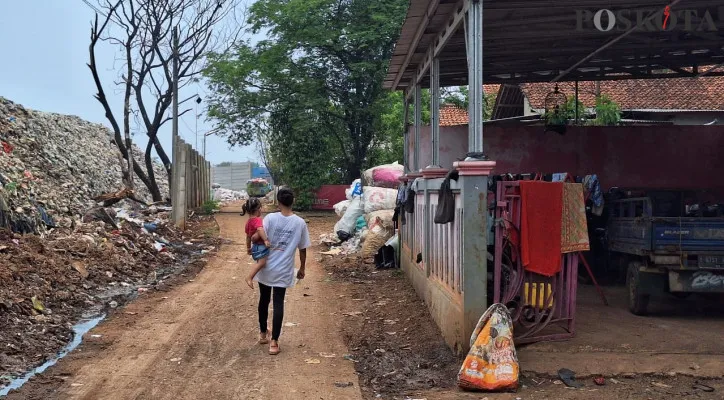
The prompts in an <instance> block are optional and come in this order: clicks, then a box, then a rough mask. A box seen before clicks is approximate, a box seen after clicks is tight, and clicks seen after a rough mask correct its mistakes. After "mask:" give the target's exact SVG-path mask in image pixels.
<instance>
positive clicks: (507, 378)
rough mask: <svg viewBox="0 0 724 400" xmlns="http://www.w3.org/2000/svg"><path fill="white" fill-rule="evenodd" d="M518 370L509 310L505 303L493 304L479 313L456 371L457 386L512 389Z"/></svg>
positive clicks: (514, 386) (513, 389)
mask: <svg viewBox="0 0 724 400" xmlns="http://www.w3.org/2000/svg"><path fill="white" fill-rule="evenodd" d="M519 374H520V365H519V364H518V356H517V354H516V352H515V345H514V344H513V322H512V320H511V318H510V313H509V312H508V308H507V307H505V306H504V305H502V304H493V305H492V306H490V308H488V310H487V311H485V313H484V314H483V316H482V317H480V320H479V321H478V325H477V326H476V327H475V331H474V332H473V334H472V336H471V337H470V351H469V352H468V355H467V357H465V361H464V362H463V366H462V368H460V372H459V373H458V386H460V388H461V389H464V390H482V391H490V392H503V391H515V390H517V389H518V377H519Z"/></svg>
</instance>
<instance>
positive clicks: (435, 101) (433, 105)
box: [430, 57, 440, 168]
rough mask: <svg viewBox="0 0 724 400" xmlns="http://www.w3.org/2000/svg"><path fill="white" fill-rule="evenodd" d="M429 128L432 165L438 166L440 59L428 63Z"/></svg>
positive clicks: (433, 166) (432, 166)
mask: <svg viewBox="0 0 724 400" xmlns="http://www.w3.org/2000/svg"><path fill="white" fill-rule="evenodd" d="M430 129H431V135H432V165H431V166H430V167H431V168H440V60H439V59H438V58H437V57H435V58H433V60H432V64H431V65H430Z"/></svg>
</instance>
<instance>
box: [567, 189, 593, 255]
mask: <svg viewBox="0 0 724 400" xmlns="http://www.w3.org/2000/svg"><path fill="white" fill-rule="evenodd" d="M587 250H590V241H589V239H588V223H587V221H586V203H585V201H584V199H583V185H581V184H580V183H564V184H563V213H562V219H561V253H564V254H566V253H574V252H577V251H587Z"/></svg>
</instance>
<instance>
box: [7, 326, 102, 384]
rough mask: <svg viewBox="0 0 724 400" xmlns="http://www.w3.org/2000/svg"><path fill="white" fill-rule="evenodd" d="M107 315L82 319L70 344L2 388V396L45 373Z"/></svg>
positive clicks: (74, 331)
mask: <svg viewBox="0 0 724 400" xmlns="http://www.w3.org/2000/svg"><path fill="white" fill-rule="evenodd" d="M105 317H106V316H105V315H101V316H98V317H95V318H91V319H85V320H81V321H80V322H78V323H77V324H75V326H73V340H72V341H71V342H70V343H68V345H67V346H65V348H63V350H62V351H61V352H60V353H58V355H57V356H55V357H53V358H51V359H50V360H48V361H46V362H45V364H43V365H41V366H39V367H37V368H35V369H33V370H31V371H30V372H28V373H27V374H25V375H23V376H21V377H20V378H16V379H14V380H12V381H11V382H10V384H9V385H8V386H6V387H4V388H1V389H0V397H4V396H7V394H8V393H10V391H11V390H15V389H19V388H20V387H21V386H23V385H24V384H25V383H26V382H27V381H28V380H30V378H32V377H33V376H35V375H38V374H41V373H43V372H44V371H45V370H46V369H48V368H50V367H52V366H53V365H55V364H56V363H57V362H58V360H60V359H61V358H63V357H65V356H67V355H68V353H70V352H71V351H73V350H74V349H75V348H76V347H78V345H79V344H80V343H81V341H83V335H85V334H86V333H87V332H88V331H89V330H91V329H93V328H95V326H96V325H98V323H99V322H101V321H102V320H103V319H104V318H105Z"/></svg>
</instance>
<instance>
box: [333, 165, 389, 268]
mask: <svg viewBox="0 0 724 400" xmlns="http://www.w3.org/2000/svg"><path fill="white" fill-rule="evenodd" d="M402 171H403V168H402V166H401V165H400V164H397V163H394V164H389V165H383V166H379V167H375V168H370V169H369V170H367V171H366V172H365V176H364V178H365V179H364V182H366V183H367V184H369V183H372V184H380V185H381V187H377V186H372V185H370V186H363V181H362V180H361V179H357V180H355V181H354V182H353V183H352V184H351V185H350V187H349V188H347V189H346V195H347V200H344V201H341V202H339V203H337V204H335V205H334V210H335V213H336V214H337V216H339V217H340V219H339V221H337V223H336V224H335V226H334V230H333V232H332V233H330V234H327V235H323V236H322V237H321V238H320V243H322V244H325V245H327V246H329V250H328V251H325V252H322V254H323V255H325V256H348V255H353V254H357V253H360V252H361V255H362V256H363V257H372V256H374V255H375V253H377V251H379V249H380V248H381V247H383V246H384V245H385V242H387V241H388V240H389V239H390V238H391V237H393V236H394V235H395V229H394V221H393V220H392V217H393V215H394V209H395V206H396V205H397V189H392V187H397V185H399V177H400V176H401V173H402ZM375 174H376V175H375ZM375 176H376V177H377V178H376V180H375ZM393 183H395V184H394V185H393Z"/></svg>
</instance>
